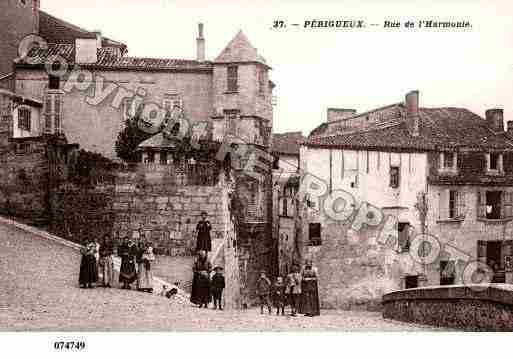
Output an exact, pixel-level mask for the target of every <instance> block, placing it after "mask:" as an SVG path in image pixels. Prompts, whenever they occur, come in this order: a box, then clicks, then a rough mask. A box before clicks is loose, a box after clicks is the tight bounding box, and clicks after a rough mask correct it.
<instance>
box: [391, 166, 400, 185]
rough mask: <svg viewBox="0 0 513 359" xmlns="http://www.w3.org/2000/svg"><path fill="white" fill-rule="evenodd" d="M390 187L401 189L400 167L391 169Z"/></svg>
mask: <svg viewBox="0 0 513 359" xmlns="http://www.w3.org/2000/svg"><path fill="white" fill-rule="evenodd" d="M390 187H392V188H399V167H397V166H392V167H390Z"/></svg>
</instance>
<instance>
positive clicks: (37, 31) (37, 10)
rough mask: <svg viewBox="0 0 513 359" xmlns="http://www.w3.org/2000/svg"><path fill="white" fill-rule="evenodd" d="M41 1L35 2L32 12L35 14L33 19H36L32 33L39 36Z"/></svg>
mask: <svg viewBox="0 0 513 359" xmlns="http://www.w3.org/2000/svg"><path fill="white" fill-rule="evenodd" d="M39 5H40V4H39V0H34V2H33V3H32V12H33V15H34V16H33V19H34V23H33V28H32V32H33V33H34V34H39Z"/></svg>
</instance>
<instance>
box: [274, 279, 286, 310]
mask: <svg viewBox="0 0 513 359" xmlns="http://www.w3.org/2000/svg"><path fill="white" fill-rule="evenodd" d="M273 299H274V306H275V307H276V315H280V309H281V315H285V283H284V282H283V278H282V277H280V276H278V277H276V281H275V282H274V285H273Z"/></svg>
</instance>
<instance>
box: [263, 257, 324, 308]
mask: <svg viewBox="0 0 513 359" xmlns="http://www.w3.org/2000/svg"><path fill="white" fill-rule="evenodd" d="M257 295H258V298H259V302H260V313H261V314H264V307H265V306H266V307H267V310H268V311H269V314H271V313H272V304H271V302H273V303H274V306H275V308H276V315H280V313H281V315H285V307H286V306H287V305H290V308H291V315H292V316H296V315H297V313H301V314H304V315H305V316H309V317H314V316H317V315H320V307H319V291H318V286H317V269H316V268H315V267H313V266H312V261H311V260H307V261H306V263H305V266H304V268H303V270H300V267H299V265H297V264H296V265H293V266H292V271H291V272H290V273H288V274H287V276H286V277H285V280H284V279H283V277H281V276H278V277H276V280H275V281H274V283H271V281H270V279H269V278H267V275H266V273H265V271H261V273H260V277H259V278H258V281H257Z"/></svg>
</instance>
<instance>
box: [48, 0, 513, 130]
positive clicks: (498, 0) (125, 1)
mask: <svg viewBox="0 0 513 359" xmlns="http://www.w3.org/2000/svg"><path fill="white" fill-rule="evenodd" d="M41 7H42V9H43V10H45V11H47V12H49V13H51V14H53V15H55V16H57V17H60V18H62V19H64V20H67V21H69V22H72V23H74V24H76V25H79V26H81V27H84V28H86V29H88V30H95V29H100V30H101V31H102V32H103V34H104V35H105V36H108V37H110V38H112V39H114V40H118V41H122V42H124V43H126V44H127V45H128V48H129V55H130V56H145V57H169V58H190V59H194V58H195V46H196V41H195V38H196V35H197V23H198V22H203V23H204V24H205V38H206V52H207V59H213V58H214V57H216V56H217V54H218V53H219V52H220V51H221V50H222V48H223V47H224V46H225V45H226V44H227V43H228V42H229V41H230V40H231V38H232V37H233V36H235V34H236V33H237V31H238V30H239V29H242V30H243V31H244V32H245V33H246V35H247V36H248V38H249V39H250V41H251V42H252V44H253V46H255V47H256V48H258V50H259V52H260V54H261V55H263V56H264V57H265V58H266V59H267V62H268V64H269V65H270V66H272V68H273V70H272V72H271V78H272V80H273V81H274V82H275V83H276V85H277V87H276V89H275V95H276V96H277V105H276V106H275V112H274V130H275V132H284V131H296V130H301V131H303V133H304V134H308V132H309V131H310V130H312V129H313V128H314V127H316V126H317V125H318V124H319V123H321V122H322V121H325V118H326V108H327V107H343V108H355V109H357V110H358V111H359V112H363V111H365V110H369V109H372V108H376V107H380V106H384V105H387V104H391V103H396V102H399V101H402V100H403V98H404V94H405V93H406V92H407V91H409V90H414V89H417V90H419V91H420V104H421V106H424V107H441V106H455V107H466V108H469V109H471V110H473V111H474V112H476V113H477V114H479V115H484V111H485V110H486V109H487V108H492V107H502V108H504V111H505V119H506V121H507V120H513V5H512V4H511V3H509V1H507V0H504V1H502V0H491V1H487V2H481V4H480V1H477V0H445V1H444V0H437V1H433V0H431V1H421V0H417V1H416V0H381V1H378V0H359V1H334V0H331V1H328V0H321V1H308V2H307V1H288V0H281V1H260V2H257V1H228V0H216V1H212V0H211V1H194V0H189V1H173V0H88V1H76V0H73V1H70V0H41ZM314 19H334V20H339V19H341V20H346V19H349V20H360V19H361V20H364V21H365V22H366V23H368V24H370V23H379V24H382V23H383V22H384V21H385V20H397V21H401V22H404V21H407V20H409V19H413V20H419V19H426V20H429V19H433V20H439V21H444V20H448V19H450V20H465V21H469V22H470V23H471V24H472V28H471V29H466V30H454V29H453V30H450V29H444V30H427V29H423V30H412V29H384V28H382V27H368V28H366V29H364V30H355V29H339V30H336V29H303V28H294V27H293V26H290V25H289V27H287V28H285V29H283V30H273V29H272V23H273V21H274V20H283V21H285V22H286V23H288V24H292V23H300V24H303V23H304V21H307V20H314Z"/></svg>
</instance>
